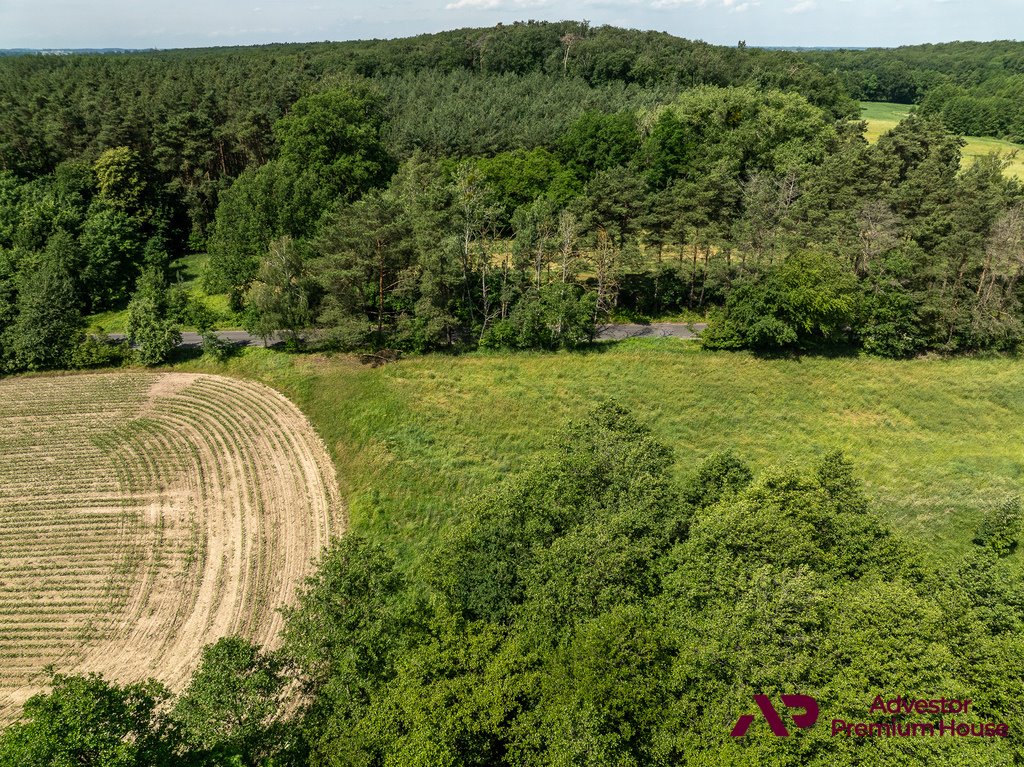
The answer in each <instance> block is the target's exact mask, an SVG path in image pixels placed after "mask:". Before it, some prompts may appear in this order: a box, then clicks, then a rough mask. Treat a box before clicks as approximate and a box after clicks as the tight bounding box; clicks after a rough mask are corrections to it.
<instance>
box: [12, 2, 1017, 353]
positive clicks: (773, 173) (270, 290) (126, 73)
mask: <svg viewBox="0 0 1024 767" xmlns="http://www.w3.org/2000/svg"><path fill="white" fill-rule="evenodd" d="M964 45H966V44H952V45H951V46H933V47H928V48H924V49H895V50H892V51H874V52H843V51H838V52H827V53H826V52H817V53H801V54H797V53H791V52H782V51H765V50H758V49H752V48H748V47H746V46H744V45H739V46H736V47H735V48H726V47H720V46H711V45H707V44H704V43H700V42H691V41H687V40H682V39H679V38H674V37H671V36H669V35H664V34H660V33H653V32H637V31H632V30H621V29H616V28H611V27H599V28H590V27H589V25H587V24H585V23H575V22H563V23H557V24H555V23H539V22H530V23H521V24H514V25H508V26H499V27H497V28H494V29H478V30H456V31H452V32H447V33H441V34H438V35H426V36H421V37H417V38H410V39H406V40H394V41H372V42H355V43H322V44H310V45H280V46H262V47H257V48H251V49H239V48H233V49H232V48H229V49H210V50H197V51H166V52H146V53H126V54H116V55H115V54H108V55H78V56H60V57H55V56H10V57H4V59H3V60H2V61H0V103H2V104H3V107H4V108H3V109H2V110H0V359H2V361H3V367H4V369H6V370H8V371H17V370H38V369H47V368H64V367H89V366H95V365H111V364H117V363H118V362H120V361H123V360H126V359H129V358H131V359H138V360H139V361H142V362H143V363H146V364H152V363H156V362H159V361H161V360H163V359H166V358H167V356H168V355H169V354H170V353H171V352H172V351H173V349H174V348H175V346H176V344H177V342H178V338H179V336H178V331H179V330H180V328H183V327H187V328H195V329H197V330H199V331H200V332H202V333H204V336H205V337H206V338H207V340H208V346H209V348H210V350H211V351H214V352H218V349H217V339H216V336H214V335H213V334H212V333H211V332H210V331H211V330H212V329H213V328H215V327H244V328H246V329H248V330H250V331H251V332H252V333H254V334H258V335H261V336H264V337H275V338H283V339H284V340H285V341H286V342H287V343H288V344H289V345H291V346H292V347H299V346H303V347H306V348H317V349H340V350H366V349H385V348H386V349H393V350H399V351H406V352H431V351H439V352H446V351H461V350H466V349H472V348H476V347H483V348H508V349H517V348H547V349H554V348H576V347H579V346H583V345H586V344H588V343H589V342H590V341H591V339H592V338H593V336H594V333H595V330H596V328H597V327H599V326H601V325H602V324H604V323H607V322H610V321H616V320H622V319H640V320H641V321H645V320H647V319H651V318H655V319H657V318H663V317H681V318H685V319H693V318H704V317H707V318H708V319H709V320H710V323H711V327H710V329H709V331H708V332H707V333H706V335H705V338H704V343H705V345H707V346H709V347H713V348H726V349H729V348H749V349H755V350H758V351H760V352H765V353H785V354H790V353H794V352H816V351H822V350H826V349H845V350H848V351H851V352H856V351H858V350H861V351H864V352H867V353H871V354H879V355H883V356H893V357H907V356H914V355H918V354H921V353H925V352H939V353H957V352H972V351H979V350H997V351H1011V350H1014V349H1016V348H1017V347H1018V346H1019V344H1020V341H1021V338H1022V333H1024V329H1022V323H1021V320H1022V308H1021V306H1020V295H1019V294H1020V286H1019V284H1018V283H1019V279H1018V278H1019V276H1020V270H1021V266H1022V261H1021V243H1022V241H1024V216H1022V214H1021V191H1020V188H1019V184H1018V183H1017V182H1016V181H1012V180H1008V179H1007V178H1004V176H1003V174H1002V173H1001V168H1000V161H999V160H997V159H996V158H990V159H989V160H987V161H986V160H983V161H981V162H978V163H975V164H974V165H972V166H971V167H970V168H969V169H967V170H964V169H963V168H962V167H961V164H960V152H959V149H960V146H961V145H962V144H961V141H960V139H959V132H962V131H963V130H964V129H965V128H964V126H961V125H959V124H958V123H957V122H956V120H955V119H952V118H951V117H950V115H949V114H947V113H946V112H945V111H944V109H943V108H939V106H936V105H937V104H939V102H940V101H941V100H942V99H944V98H946V97H945V96H944V95H943V94H947V93H948V92H950V90H949V89H950V88H961V89H967V91H968V92H969V94H970V98H983V97H984V98H987V96H985V94H986V93H988V89H989V87H990V85H991V84H992V83H994V82H996V80H998V79H999V77H1004V76H1005V77H1011V76H1010V75H1009V74H1006V73H1007V72H1010V71H1011V70H1012V62H1013V61H1015V60H1016V59H1014V56H1015V55H1018V54H1015V53H1014V51H1016V50H1018V48H1019V46H1017V47H1015V46H1014V44H1009V43H1007V44H1002V43H992V44H978V45H975V46H973V47H972V46H967V47H966V48H964V50H970V51H971V52H972V55H971V56H970V57H964V58H960V59H957V60H958V61H959V62H960V63H959V64H958V65H957V66H955V67H954V66H953V65H952V64H951V61H953V59H956V58H957V57H958V56H959V54H960V53H961V52H962V51H961V48H963V47H964ZM880 61H881V62H884V64H885V67H890V68H895V69H900V71H902V70H903V69H908V71H912V72H914V73H915V74H914V77H913V78H912V79H914V81H915V82H918V84H919V87H918V88H917V90H914V91H913V92H912V93H911V92H910V91H907V92H905V93H904V92H899V91H898V89H896V86H895V85H892V86H890V85H885V86H884V87H885V88H889V90H884V89H881V88H882V87H883V86H879V88H880V89H876V90H869V89H866V88H867V86H865V85H864V82H867V81H869V80H871V81H872V82H874V81H878V82H888V81H885V80H884V78H880V77H875V75H874V74H872V73H875V70H876V69H877V70H878V71H882V69H884V67H882V64H880V63H878V62H880ZM908 62H909V63H908ZM927 72H932V73H933V74H934V73H939V74H936V75H935V76H925V73H927ZM993 73H995V74H993ZM999 73H1002V74H999ZM939 75H941V76H939ZM997 75H998V77H997ZM872 77H874V80H872ZM858 78H860V79H858ZM1011 80H1012V78H1011ZM993 87H994V86H993ZM1007 87H1009V86H1007ZM882 97H885V98H890V99H918V100H920V102H921V104H920V107H919V110H918V111H917V112H916V113H915V114H913V115H912V116H911V117H910V118H909V119H907V120H906V121H904V123H903V124H901V125H900V126H899V127H898V128H897V129H895V130H893V131H891V132H890V133H888V134H887V135H885V136H883V137H882V138H881V139H880V140H879V141H878V142H877V143H875V144H873V145H869V144H868V143H867V142H866V141H865V139H864V124H863V123H861V122H860V121H859V120H857V119H856V118H857V115H858V106H857V101H856V100H855V99H860V98H882ZM943 103H945V102H943ZM968 111H970V112H971V113H972V114H978V113H980V112H978V110H975V109H973V108H971V109H969V110H968ZM975 128H977V126H971V129H972V130H974V129H975ZM979 131H980V129H979ZM1011 133H1012V131H1011ZM195 254H201V257H202V258H203V259H204V260H203V267H202V270H201V272H202V273H201V275H200V278H199V279H198V280H193V281H192V282H191V283H190V284H188V285H183V284H181V268H180V263H181V259H182V258H183V257H191V256H193V255H195ZM203 295H218V296H223V297H224V299H223V307H222V308H221V309H216V308H214V309H211V308H210V305H209V303H208V302H205V301H204V300H202V296H203ZM111 311H115V312H116V311H122V312H124V311H127V317H128V318H127V331H128V336H129V338H130V340H131V342H132V344H133V347H134V351H133V350H131V349H129V348H128V346H127V345H125V344H120V345H119V344H110V343H107V342H105V341H104V340H103V335H102V334H98V333H97V332H95V330H94V328H93V324H100V323H93V322H92V321H91V319H90V318H93V317H96V316H100V315H103V313H105V312H111ZM220 351H221V352H222V351H223V350H220ZM218 353H219V352H218Z"/></svg>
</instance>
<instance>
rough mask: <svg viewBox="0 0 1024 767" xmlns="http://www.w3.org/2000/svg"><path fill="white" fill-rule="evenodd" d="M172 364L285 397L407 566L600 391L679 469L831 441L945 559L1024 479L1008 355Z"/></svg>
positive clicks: (245, 359) (1016, 369) (785, 453)
mask: <svg viewBox="0 0 1024 767" xmlns="http://www.w3.org/2000/svg"><path fill="white" fill-rule="evenodd" d="M183 367H186V368H192V369H195V368H196V367H201V368H202V369H205V370H208V371H211V372H220V373H228V374H233V375H240V376H246V377H254V378H257V379H260V380H262V381H265V382H267V383H269V384H271V385H273V386H276V387H277V388H279V389H280V390H282V391H283V392H284V393H286V394H287V395H289V396H290V397H292V398H293V399H294V400H295V401H296V402H297V403H298V404H299V406H300V407H301V408H302V409H303V410H304V411H305V412H306V413H307V415H308V416H309V417H310V418H311V420H312V422H313V424H314V426H315V427H316V428H317V429H318V431H319V432H320V434H321V435H322V436H323V437H324V439H325V441H326V442H327V445H328V447H329V448H330V450H331V452H332V453H333V457H334V459H335V460H336V462H337V467H338V473H339V478H340V480H341V483H342V495H343V496H344V497H345V498H347V500H348V504H349V512H350V515H351V518H352V522H353V524H354V525H355V526H356V527H357V528H360V529H362V530H364V531H366V532H367V533H369V534H372V535H375V536H378V537H381V538H386V539H388V540H389V541H391V542H395V543H397V544H398V545H399V546H401V547H403V548H404V549H405V551H406V553H407V554H408V555H409V562H410V564H411V565H412V566H415V563H416V562H417V561H418V560H419V557H420V555H421V554H422V553H423V552H425V551H427V550H429V549H430V547H431V546H432V545H433V543H434V542H435V541H436V540H437V536H438V535H440V534H442V532H443V530H444V529H445V528H446V527H447V525H448V524H449V523H450V522H451V521H452V520H453V519H455V518H456V517H457V516H458V514H459V513H460V509H461V504H462V503H463V500H464V499H465V498H467V497H469V496H472V495H473V494H475V493H477V492H479V491H480V490H482V489H483V488H485V487H486V486H487V485H489V484H491V483H493V482H495V481H497V480H499V479H500V478H501V477H503V476H505V475H507V474H509V473H511V472H515V471H517V470H519V469H520V467H522V465H523V462H524V461H526V460H527V459H528V458H529V457H530V456H531V455H533V454H535V453H536V451H538V450H540V449H541V448H542V447H543V446H544V444H545V442H546V441H547V440H549V439H550V438H551V437H552V436H553V435H554V434H555V433H556V432H557V431H558V429H559V428H560V427H561V426H562V425H563V424H565V423H566V422H567V421H568V420H569V419H571V418H573V417H575V416H578V415H580V414H582V413H584V412H585V411H586V409H587V408H588V407H589V406H590V405H592V404H593V403H595V402H598V401H600V400H602V399H605V398H611V399H615V400H617V401H619V402H621V403H623V404H625V405H627V406H629V407H630V408H632V409H633V410H634V411H635V412H636V413H637V414H638V415H639V416H640V417H641V418H642V419H643V420H644V421H645V422H646V423H648V424H649V425H650V426H651V428H652V429H653V430H654V432H655V433H656V434H657V435H658V437H659V438H660V439H661V440H663V441H664V442H666V443H667V444H669V445H671V446H672V447H673V449H674V450H675V453H676V459H677V469H678V473H679V474H680V475H684V474H685V473H686V472H687V471H689V470H690V469H691V468H692V467H693V466H695V465H696V464H697V463H698V462H699V461H700V460H701V459H702V458H703V457H705V456H706V455H707V454H708V453H710V452H711V451H714V450H720V449H723V448H729V447H732V448H734V449H735V450H736V451H737V452H738V453H739V454H740V455H741V456H742V457H743V458H745V459H746V460H748V461H750V462H751V463H752V464H753V465H754V466H755V467H757V468H765V467H767V466H770V465H773V464H785V463H787V462H791V461H795V462H797V463H801V462H806V461H809V460H813V459H814V458H815V457H816V456H819V455H821V454H822V453H824V452H825V451H827V450H830V449H833V448H840V449H842V450H844V451H845V452H846V454H847V456H848V457H849V458H850V459H852V461H853V462H854V464H855V466H856V471H857V474H858V475H859V476H860V477H861V478H862V479H863V481H864V483H865V486H866V488H867V490H868V492H869V494H870V496H871V498H872V499H873V500H874V502H875V507H876V508H877V509H878V511H879V512H880V513H882V514H883V515H884V516H885V517H887V518H888V519H890V520H891V521H892V523H893V524H894V525H895V526H897V527H898V528H900V529H901V530H903V531H905V532H906V533H907V534H908V535H910V536H911V537H913V538H914V539H916V540H919V541H922V542H924V543H925V545H927V546H928V547H929V548H930V549H932V550H934V551H935V552H936V554H937V555H939V556H940V557H943V558H953V557H955V556H956V555H957V554H958V552H959V551H961V550H962V548H963V547H964V546H965V545H966V543H967V542H968V541H969V539H970V535H971V534H972V532H973V529H974V527H975V524H976V522H977V520H978V518H979V514H980V512H981V511H982V510H983V509H987V508H990V507H992V506H993V505H995V504H998V503H999V502H1000V501H1001V500H1003V499H1005V498H1006V497H1008V496H1010V495H1013V494H1016V493H1018V492H1019V491H1020V488H1021V483H1022V480H1024V451H1022V450H1021V446H1022V444H1024V367H1022V366H1021V365H1020V363H1019V361H1017V360H1007V359H953V360H942V359H921V360H913V361H889V360H879V359H871V358H840V359H825V358H804V359H799V360H765V359H758V358H756V357H753V356H750V355H747V354H738V353H711V352H705V351H702V350H700V348H699V347H698V346H696V345H694V344H687V343H686V342H681V341H676V340H674V339H649V340H631V341H627V342H622V343H618V344H614V345H612V344H608V345H602V346H601V347H599V350H597V351H593V352H590V353H583V354H581V353H576V354H568V353H562V354H540V353H537V354H533V353H523V354H511V355H510V354H501V355H498V354H495V355H485V354H471V355H466V356H462V357H454V358H452V357H442V356H427V357H420V358H414V359H408V360H403V361H401V362H399V363H396V364H392V365H388V366H385V367H381V368H376V369H372V368H369V367H366V366H364V365H361V364H359V363H358V362H356V361H354V360H352V359H350V358H344V357H322V356H306V357H303V356H294V357H293V356H287V355H285V354H283V353H277V352H272V351H265V350H249V351H248V352H246V353H245V354H243V355H241V356H240V357H237V358H235V359H234V360H232V361H230V362H228V363H226V365H216V364H213V365H208V364H206V363H199V362H191V363H185V364H184V365H183Z"/></svg>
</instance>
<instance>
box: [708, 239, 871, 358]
mask: <svg viewBox="0 0 1024 767" xmlns="http://www.w3.org/2000/svg"><path fill="white" fill-rule="evenodd" d="M858 296H859V293H858V289H857V280H856V278H855V277H854V276H853V275H852V274H851V273H850V272H849V271H847V270H846V269H844V268H843V266H842V265H841V264H840V263H839V262H838V261H837V260H836V259H835V258H833V257H832V256H829V255H825V254H820V253H803V254H799V255H795V256H791V257H790V258H788V259H786V260H785V261H783V262H782V263H781V264H779V265H777V266H773V267H770V268H769V269H768V270H767V271H765V272H764V273H762V274H761V275H759V276H755V277H753V278H750V279H748V280H747V281H746V282H743V283H741V284H740V285H738V286H737V287H736V288H735V289H734V290H733V291H732V292H731V293H730V294H729V297H728V299H727V300H726V302H725V307H724V309H723V310H722V311H720V312H717V313H716V314H714V315H712V318H711V322H710V324H709V326H708V328H707V330H705V331H704V334H703V335H702V336H701V339H702V341H703V342H704V346H705V347H706V348H709V349H754V350H757V351H784V350H798V349H807V348H810V347H814V346H821V345H827V344H835V343H840V342H844V341H847V340H848V338H849V333H850V329H851V326H853V325H855V324H856V315H857V308H858Z"/></svg>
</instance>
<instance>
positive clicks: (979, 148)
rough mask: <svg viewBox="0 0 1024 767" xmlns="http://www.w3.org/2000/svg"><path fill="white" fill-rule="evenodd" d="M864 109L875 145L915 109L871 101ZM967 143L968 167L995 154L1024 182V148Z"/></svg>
mask: <svg viewBox="0 0 1024 767" xmlns="http://www.w3.org/2000/svg"><path fill="white" fill-rule="evenodd" d="M860 107H861V119H862V120H865V121H866V122H867V124H868V130H867V133H866V134H865V136H866V138H867V140H868V141H870V142H871V143H872V144H873V143H874V142H876V141H878V138H879V136H881V135H882V134H883V133H885V132H886V131H889V130H892V129H893V128H895V127H896V126H897V125H898V124H899V122H900V120H902V119H903V118H905V117H906V116H907V115H908V114H910V112H911V111H912V110H913V109H914V107H913V106H912V105H909V104H887V103H883V102H871V101H865V102H862V103H861V105H860ZM964 141H966V142H967V144H966V145H965V146H964V148H963V156H964V167H969V166H970V165H971V163H973V162H974V161H975V160H976V159H977V158H979V157H984V156H985V155H988V154H992V153H993V152H995V153H996V154H998V155H1000V156H1001V157H1004V158H1007V159H1009V161H1010V164H1009V165H1008V166H1007V168H1006V174H1007V175H1008V176H1012V177H1013V178H1019V179H1022V180H1024V146H1021V145H1019V144H1013V143H1011V142H1009V141H1000V140H999V139H995V138H985V137H981V136H964Z"/></svg>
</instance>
